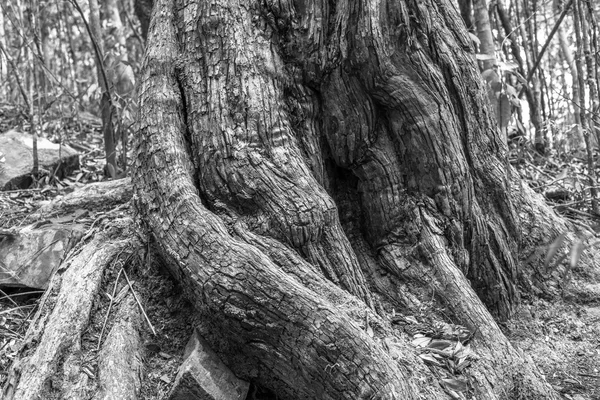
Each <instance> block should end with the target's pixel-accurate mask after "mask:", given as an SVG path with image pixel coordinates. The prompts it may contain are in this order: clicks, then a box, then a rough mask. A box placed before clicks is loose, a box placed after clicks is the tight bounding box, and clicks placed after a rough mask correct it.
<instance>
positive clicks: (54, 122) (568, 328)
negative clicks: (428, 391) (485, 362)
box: [0, 105, 600, 400]
mask: <svg viewBox="0 0 600 400" xmlns="http://www.w3.org/2000/svg"><path fill="white" fill-rule="evenodd" d="M9 129H17V130H21V131H25V132H27V129H28V126H27V122H26V119H25V118H24V117H23V116H22V114H20V113H18V112H17V111H16V110H15V109H14V108H12V107H9V106H6V105H0V135H1V134H2V133H4V132H6V131H8V130H9ZM45 132H46V133H47V135H46V136H47V137H48V138H49V139H51V140H54V141H58V140H61V141H62V142H63V143H69V144H71V145H73V147H75V148H77V149H78V150H79V151H81V152H82V155H81V157H80V160H81V166H80V168H79V170H78V171H76V172H74V173H73V175H72V176H69V177H66V178H63V179H61V180H58V179H56V178H54V177H47V178H43V179H41V180H40V181H39V182H38V185H37V186H36V187H34V188H30V189H28V190H21V191H11V192H0V229H2V228H11V227H18V226H24V225H26V224H28V223H32V222H34V221H30V215H31V214H32V213H33V212H34V211H35V210H37V209H38V208H39V207H40V206H42V205H44V204H47V203H48V202H49V201H50V200H53V199H57V198H60V197H61V196H64V195H66V194H68V193H71V192H73V191H74V190H77V189H78V188H80V187H82V186H84V185H86V184H88V183H92V182H98V181H103V180H105V179H106V178H105V177H104V174H103V165H104V160H103V155H102V153H103V152H102V148H101V143H102V140H101V134H100V122H99V120H98V119H97V118H95V117H93V116H91V115H89V114H74V115H72V116H69V117H65V116H64V115H63V116H55V117H54V118H49V120H48V122H47V124H46V126H45ZM511 163H512V164H513V165H514V166H516V167H517V169H518V170H519V173H520V175H521V177H522V178H523V179H524V180H526V181H528V183H529V184H530V186H532V187H533V188H534V189H535V190H536V191H538V192H539V193H542V194H543V195H545V197H546V199H547V201H548V203H549V204H550V205H551V206H553V207H554V209H555V210H556V211H557V212H559V213H561V214H563V215H564V216H565V217H566V218H568V219H570V220H574V221H576V222H577V223H578V224H584V225H586V226H588V227H590V228H591V229H592V230H593V231H596V232H598V231H600V229H598V227H599V226H600V219H598V218H597V217H595V216H594V215H593V214H592V213H591V212H590V211H589V210H588V207H589V201H588V199H589V198H586V192H587V191H586V181H585V163H584V162H583V160H582V158H581V155H579V154H577V153H571V154H569V153H564V154H561V155H556V154H552V155H548V156H540V155H539V154H536V153H535V151H534V150H532V148H531V146H530V145H529V144H528V143H526V142H525V143H520V144H516V145H515V144H514V143H513V146H512V150H511ZM120 211H121V213H128V212H130V210H129V209H128V208H125V209H122V210H120ZM97 217H98V216H97V215H90V216H88V217H87V220H84V221H83V222H84V223H85V222H86V221H87V225H88V226H89V225H91V224H92V223H93V221H94V218H97ZM597 236H598V235H597ZM571 274H573V275H574V277H572V278H571V279H570V280H569V281H568V282H565V284H564V287H563V288H561V290H562V292H561V295H559V296H554V297H552V298H539V297H525V298H523V302H522V305H521V307H520V308H519V311H518V312H517V314H516V315H515V316H514V317H513V318H512V319H511V320H510V321H509V322H508V323H506V324H503V325H502V328H503V330H504V332H505V333H506V335H507V336H508V338H509V339H510V340H511V342H512V343H513V344H515V345H516V346H517V347H519V348H520V349H522V350H523V352H524V353H526V354H528V355H529V356H530V357H531V358H532V359H533V361H534V362H535V363H536V364H537V365H538V366H539V368H540V370H541V371H542V373H543V374H544V375H545V376H546V378H547V380H548V381H549V383H550V384H551V385H552V386H553V387H554V388H555V389H556V390H557V391H558V392H559V393H561V395H562V396H563V398H565V399H570V400H588V399H589V400H600V295H598V294H599V293H600V285H599V284H598V283H595V284H594V283H592V282H586V272H585V271H582V270H581V268H579V269H578V268H574V269H573V270H572V272H571ZM142 275H144V276H143V277H142V276H141V275H140V276H138V278H139V279H142V278H143V279H145V285H144V287H145V289H144V290H145V292H144V293H142V296H143V297H144V298H146V299H147V303H146V305H145V307H146V309H147V312H148V315H149V318H150V320H152V321H154V323H155V324H156V325H157V326H158V327H159V329H160V330H161V332H162V333H161V335H159V339H158V340H156V339H155V340H154V341H153V340H152V339H150V338H147V339H148V340H147V341H146V349H147V350H148V353H149V356H148V358H147V367H148V368H147V369H146V373H147V374H148V375H149V377H150V379H148V380H146V382H150V383H151V384H152V383H153V384H155V385H156V386H154V387H153V388H143V394H144V395H145V397H144V398H148V399H150V398H157V399H158V398H161V397H162V396H163V395H165V394H166V393H167V390H168V387H169V386H170V383H171V382H172V379H173V377H174V375H175V373H176V369H177V366H178V365H179V363H180V361H181V358H182V355H183V354H182V352H183V347H184V346H185V343H186V341H187V339H188V338H189V336H190V334H191V329H190V327H191V326H193V321H191V320H190V318H193V317H191V315H193V313H192V312H190V309H189V307H190V306H189V305H188V304H187V303H186V302H185V300H184V299H183V298H181V296H174V295H173V294H172V293H173V290H172V287H171V286H170V285H171V283H170V282H172V281H171V280H170V279H169V278H168V277H166V276H165V274H164V273H161V271H158V270H157V269H156V268H151V271H149V272H147V273H146V274H142ZM0 289H1V290H0V386H3V385H4V383H5V380H6V378H7V370H8V368H9V366H10V364H11V362H12V361H13V359H14V357H15V355H16V351H17V349H18V348H19V346H20V344H21V341H22V340H23V338H24V337H25V332H26V331H27V328H28V326H29V322H30V321H31V319H32V316H33V314H34V313H35V311H36V308H37V305H38V303H39V299H40V297H41V295H42V293H43V292H42V291H40V290H29V289H22V290H21V289H19V290H15V289H7V288H3V287H2V285H1V282H0ZM572 289H575V290H572ZM100 315H103V313H102V312H99V313H98V316H100ZM92 321H94V320H92ZM93 324H94V325H98V324H101V319H98V320H96V322H93ZM97 328H98V326H95V327H93V326H92V327H90V329H97ZM147 384H148V383H147Z"/></svg>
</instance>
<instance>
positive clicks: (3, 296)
mask: <svg viewBox="0 0 600 400" xmlns="http://www.w3.org/2000/svg"><path fill="white" fill-rule="evenodd" d="M0 294H2V297H0V300H2V299H8V300H9V301H10V302H11V303H13V304H14V305H15V306H17V307H18V306H19V305H18V304H17V302H16V301H14V300H13V299H12V297H10V296H9V295H7V294H6V292H5V291H4V290H2V289H0Z"/></svg>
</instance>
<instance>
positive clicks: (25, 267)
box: [0, 224, 85, 289]
mask: <svg viewBox="0 0 600 400" xmlns="http://www.w3.org/2000/svg"><path fill="white" fill-rule="evenodd" d="M84 233H85V228H84V227H83V226H81V225H71V226H68V227H65V226H64V225H53V224H50V225H45V226H42V227H40V228H35V227H33V226H27V227H25V228H22V229H19V230H15V229H13V230H11V232H8V231H3V232H0V285H1V286H7V287H31V288H36V289H46V288H47V287H48V282H49V281H50V277H51V276H52V273H53V272H54V271H55V270H56V268H58V266H59V265H60V263H61V261H62V260H63V259H64V258H65V255H66V253H67V252H68V251H69V250H70V249H71V248H72V247H73V246H74V245H75V244H76V243H77V242H78V241H79V239H81V238H82V237H83V235H84Z"/></svg>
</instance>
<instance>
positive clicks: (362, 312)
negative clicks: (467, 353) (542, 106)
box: [133, 0, 558, 399]
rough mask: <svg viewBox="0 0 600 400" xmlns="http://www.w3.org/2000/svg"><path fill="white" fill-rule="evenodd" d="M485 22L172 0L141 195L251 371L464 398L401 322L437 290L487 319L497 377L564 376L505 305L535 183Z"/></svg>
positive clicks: (277, 378) (168, 260)
mask: <svg viewBox="0 0 600 400" xmlns="http://www.w3.org/2000/svg"><path fill="white" fill-rule="evenodd" d="M470 43H471V41H470V38H469V37H468V35H467V33H466V31H465V30H464V25H463V24H462V22H460V21H459V16H458V15H457V14H456V12H455V9H454V7H453V5H452V4H451V3H450V2H447V1H425V2H422V3H420V4H417V3H415V2H412V1H401V2H398V1H384V0H382V1H369V2H363V3H346V2H338V3H335V4H332V3H327V2H325V3H323V2H319V1H315V2H311V1H307V2H304V3H293V2H289V1H280V2H265V3H256V2H252V1H245V0H241V1H237V2H235V4H233V3H231V2H229V1H219V0H215V1H212V2H210V3H207V2H201V1H194V0H185V1H184V0H180V1H176V2H175V1H172V0H160V1H157V2H156V4H154V11H153V17H152V22H151V24H150V31H149V37H148V47H147V57H146V61H145V64H144V68H143V71H144V73H143V77H142V83H141V89H140V101H141V105H140V109H141V110H142V113H141V117H140V126H139V128H140V131H139V135H137V136H136V140H135V151H136V154H137V157H136V165H135V168H134V169H135V171H134V176H133V182H134V187H135V203H136V207H137V210H138V214H139V217H140V219H141V221H143V223H144V224H145V226H147V228H148V229H149V231H150V232H151V234H152V235H153V237H154V238H155V240H156V242H157V245H158V248H159V250H160V252H161V254H162V257H163V261H164V262H165V264H166V265H167V267H168V268H169V269H170V271H171V272H172V273H173V275H174V276H175V277H176V278H177V279H178V280H179V281H180V282H181V283H182V285H183V286H184V288H185V290H186V293H187V295H188V297H189V298H190V299H191V301H193V302H194V304H195V305H196V308H197V310H198V312H199V313H200V314H201V315H202V320H203V321H204V322H203V324H202V326H201V327H200V329H201V331H202V332H203V335H204V336H205V338H206V339H207V341H208V342H209V343H211V344H212V345H213V346H214V348H215V349H218V353H219V354H220V355H221V357H222V358H223V360H224V361H225V363H226V364H228V365H229V366H230V367H231V368H232V370H233V371H234V372H235V373H236V374H237V375H238V376H240V377H241V378H243V379H248V380H252V381H255V382H259V383H260V384H261V385H263V386H265V387H268V388H271V389H272V390H274V391H276V392H277V393H279V394H280V395H281V396H283V397H285V398H290V399H296V398H320V399H368V398H382V399H383V398H385V399H393V398H406V399H411V398H415V399H416V398H431V399H439V398H443V397H444V394H443V392H442V390H441V387H440V386H439V384H438V383H436V378H435V377H434V375H433V374H432V373H431V372H430V371H429V370H428V369H427V368H426V367H425V365H424V364H423V363H422V361H421V360H420V359H419V358H418V357H417V354H416V352H415V351H414V349H412V348H411V346H410V345H409V344H408V342H407V337H406V336H403V335H398V333H397V332H396V331H394V330H393V329H391V326H390V322H389V321H390V313H389V312H390V311H391V310H392V309H395V310H404V311H405V312H406V315H411V313H413V312H414V309H412V308H411V307H414V306H415V304H418V305H420V306H422V305H424V304H425V303H426V301H427V299H432V298H433V299H434V300H435V302H436V304H439V305H444V306H445V307H447V308H448V309H449V310H450V313H451V315H452V318H453V320H454V321H455V322H460V323H462V324H463V325H465V326H466V327H467V328H469V329H470V330H471V332H473V334H474V342H473V345H474V347H475V348H476V349H477V351H478V353H479V354H481V357H482V358H481V360H480V361H479V362H477V363H476V365H474V366H473V367H472V368H470V369H469V370H468V371H467V372H466V374H467V375H468V376H469V377H470V378H471V380H470V382H472V386H471V387H470V390H472V392H473V393H474V394H475V396H476V397H477V398H482V399H499V398H507V397H510V396H513V397H515V398H516V397H519V396H522V397H524V398H527V397H529V398H546V399H553V398H557V397H558V396H557V394H556V393H555V392H554V391H553V390H552V388H550V387H549V385H547V384H546V383H545V381H544V380H543V378H542V377H541V376H540V374H539V373H538V372H537V370H536V369H535V367H533V366H532V365H531V364H530V363H529V362H528V361H527V360H526V358H524V357H523V356H522V354H521V353H519V352H518V351H517V350H515V349H514V348H513V347H512V346H511V345H510V344H509V343H508V341H507V340H506V338H505V337H504V336H503V334H502V333H501V331H500V329H499V328H498V326H497V324H496V323H495V321H494V319H493V318H492V316H491V315H490V313H489V312H488V309H489V310H490V311H491V312H492V313H493V314H494V315H496V316H497V317H499V318H501V319H505V318H508V317H509V316H510V315H511V314H512V312H513V311H514V310H515V307H516V305H517V304H518V299H519V296H518V291H517V287H516V284H517V278H518V276H519V274H520V272H523V271H519V270H518V268H517V265H518V264H517V262H518V244H519V242H520V237H519V228H518V224H519V222H520V220H519V219H520V218H521V217H520V216H519V215H518V214H517V213H516V212H515V207H516V209H517V210H523V209H526V208H527V205H528V204H529V202H531V200H530V199H529V198H528V197H527V196H524V197H519V200H521V201H523V202H524V203H525V204H518V205H516V206H515V204H513V202H514V197H513V195H511V185H510V179H511V178H510V176H509V175H508V174H507V173H508V172H507V170H506V167H507V164H506V160H505V158H504V154H505V151H506V148H505V146H504V144H503V141H502V139H501V138H500V136H499V133H498V131H497V129H495V127H494V126H495V124H494V120H493V117H492V114H491V112H490V111H489V108H488V104H487V101H486V100H485V99H486V95H485V91H484V87H483V85H482V83H481V80H480V76H479V72H478V69H477V68H476V65H475V63H474V61H473V52H472V48H471V44H470ZM552 218H555V219H557V218H556V217H555V216H554V217H552ZM480 299H481V300H483V302H484V303H485V304H486V305H487V309H486V307H485V306H484V305H483V303H482V302H481V300H480ZM432 312H433V311H432ZM435 318H440V319H441V318H442V317H441V316H440V315H437V316H436V317H435Z"/></svg>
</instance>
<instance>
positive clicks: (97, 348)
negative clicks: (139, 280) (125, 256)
mask: <svg viewBox="0 0 600 400" xmlns="http://www.w3.org/2000/svg"><path fill="white" fill-rule="evenodd" d="M121 272H123V268H121V270H120V271H119V273H118V274H117V279H116V280H115V286H114V287H113V292H112V295H111V296H110V303H109V304H108V311H107V312H106V316H105V317H104V323H103V324H102V330H101V331H100V337H99V338H98V346H96V351H98V350H100V345H101V344H102V336H103V335H104V329H105V328H106V323H107V322H108V316H109V315H110V310H111V308H112V305H113V303H114V301H115V295H116V293H117V284H118V283H119V278H120V277H121Z"/></svg>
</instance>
